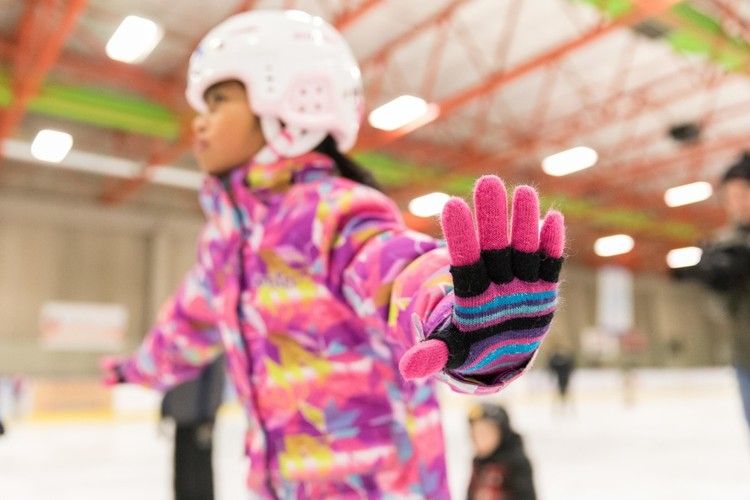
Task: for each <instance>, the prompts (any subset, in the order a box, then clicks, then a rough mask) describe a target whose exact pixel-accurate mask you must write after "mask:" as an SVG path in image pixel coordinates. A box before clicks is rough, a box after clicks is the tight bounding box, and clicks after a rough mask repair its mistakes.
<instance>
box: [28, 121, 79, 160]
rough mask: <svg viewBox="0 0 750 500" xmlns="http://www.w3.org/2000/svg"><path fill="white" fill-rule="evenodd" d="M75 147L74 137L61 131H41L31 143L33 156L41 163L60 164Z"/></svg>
mask: <svg viewBox="0 0 750 500" xmlns="http://www.w3.org/2000/svg"><path fill="white" fill-rule="evenodd" d="M72 147H73V136H71V135H70V134H68V133H66V132H60V131H59V130H50V129H44V130H40V131H39V132H38V133H37V134H36V137H34V142H32V143H31V154H32V155H33V156H34V158H36V159H37V160H40V161H46V162H49V163H60V162H61V161H63V160H64V159H65V157H66V156H68V153H69V152H70V148H72Z"/></svg>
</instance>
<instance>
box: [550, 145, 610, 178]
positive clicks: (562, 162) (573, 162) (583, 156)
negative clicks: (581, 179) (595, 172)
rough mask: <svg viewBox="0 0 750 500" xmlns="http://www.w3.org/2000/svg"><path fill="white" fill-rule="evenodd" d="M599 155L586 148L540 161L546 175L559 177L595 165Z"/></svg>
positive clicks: (579, 148) (580, 147)
mask: <svg viewBox="0 0 750 500" xmlns="http://www.w3.org/2000/svg"><path fill="white" fill-rule="evenodd" d="M597 161H599V155H598V154H597V152H596V151H594V150H593V149H591V148H587V147H586V146H578V147H576V148H573V149H568V150H566V151H561V152H559V153H555V154H553V155H551V156H548V157H546V158H545V159H544V160H542V170H544V173H546V174H548V175H553V176H555V177H560V176H563V175H568V174H572V173H573V172H578V171H579V170H584V169H587V168H590V167H593V166H594V165H596V162H597Z"/></svg>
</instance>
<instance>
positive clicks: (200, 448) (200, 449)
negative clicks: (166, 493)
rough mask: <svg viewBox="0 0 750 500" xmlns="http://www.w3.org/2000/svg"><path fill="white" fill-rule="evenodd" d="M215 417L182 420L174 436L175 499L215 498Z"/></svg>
mask: <svg viewBox="0 0 750 500" xmlns="http://www.w3.org/2000/svg"><path fill="white" fill-rule="evenodd" d="M213 427H214V423H213V421H209V422H204V423H201V424H193V425H185V424H178V425H177V429H176V430H175V439H174V494H175V500H213V498H214V474H213V468H212V466H211V452H212V451H213V444H212V443H213Z"/></svg>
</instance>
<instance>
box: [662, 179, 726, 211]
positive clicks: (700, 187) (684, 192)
mask: <svg viewBox="0 0 750 500" xmlns="http://www.w3.org/2000/svg"><path fill="white" fill-rule="evenodd" d="M713 192H714V190H713V188H712V187H711V184H709V183H708V182H693V183H692V184H685V185H684V186H677V187H673V188H670V189H667V190H666V191H665V192H664V202H665V203H666V204H667V205H668V206H670V207H680V206H682V205H689V204H690V203H698V202H699V201H703V200H707V199H709V198H710V197H711V195H712V194H713Z"/></svg>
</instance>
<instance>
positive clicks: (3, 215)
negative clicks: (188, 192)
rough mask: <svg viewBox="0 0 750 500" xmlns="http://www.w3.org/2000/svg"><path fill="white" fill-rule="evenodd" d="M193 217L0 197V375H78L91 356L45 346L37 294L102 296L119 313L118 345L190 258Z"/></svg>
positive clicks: (134, 334)
mask: <svg viewBox="0 0 750 500" xmlns="http://www.w3.org/2000/svg"><path fill="white" fill-rule="evenodd" d="M201 224H202V221H201V219H200V218H199V217H197V216H189V217H186V216H182V215H180V214H164V213H155V212H149V211H144V210H137V209H132V208H128V207H120V208H103V207H101V206H97V205H91V204H86V203H78V202H75V201H70V200H56V201H52V200H50V199H49V198H47V197H45V198H44V199H43V200H42V199H33V198H29V197H28V196H26V197H20V196H17V197H14V196H13V195H12V194H8V193H3V194H2V197H0V318H2V321H0V374H2V373H14V372H23V373H29V374H60V375H62V374H87V373H95V372H96V361H97V359H98V357H99V355H100V354H101V353H72V352H59V351H45V350H43V349H41V348H40V347H39V343H38V326H37V325H38V317H39V312H40V309H41V307H42V304H44V303H45V302H47V301H51V300H62V301H82V302H108V303H117V304H122V305H124V306H125V307H126V308H127V310H128V313H129V321H128V342H127V347H128V348H129V349H132V348H133V347H134V346H135V345H137V343H138V340H139V339H140V338H141V337H142V336H143V333H144V332H145V331H146V329H147V328H148V325H149V324H150V322H151V321H152V318H153V314H154V312H155V311H156V310H157V309H158V305H159V304H160V303H161V302H162V301H163V300H164V299H165V298H166V297H167V296H168V295H169V293H170V292H171V290H173V289H174V287H175V285H176V284H177V283H178V282H179V280H180V278H181V276H182V274H183V273H184V272H185V270H187V268H188V267H189V266H190V264H191V263H192V261H193V259H194V255H195V241H196V237H197V234H198V232H199V230H200V227H201Z"/></svg>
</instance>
